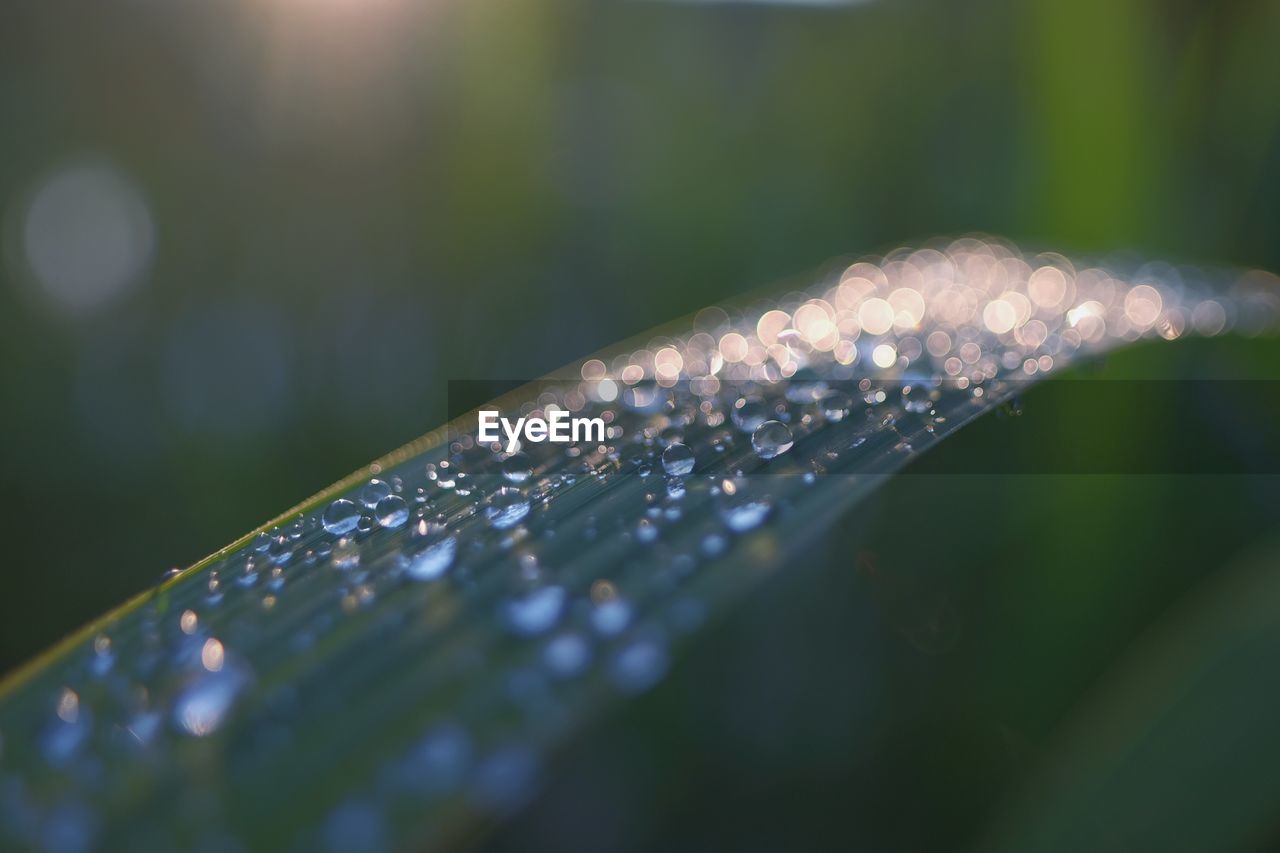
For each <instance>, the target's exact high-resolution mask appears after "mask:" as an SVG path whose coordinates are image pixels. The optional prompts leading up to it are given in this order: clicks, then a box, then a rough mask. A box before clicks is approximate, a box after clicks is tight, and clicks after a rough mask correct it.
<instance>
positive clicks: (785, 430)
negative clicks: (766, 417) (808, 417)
mask: <svg viewBox="0 0 1280 853" xmlns="http://www.w3.org/2000/svg"><path fill="white" fill-rule="evenodd" d="M794 443H795V442H794V440H793V439H792V437H791V428H790V427H788V426H787V425H786V424H784V423H782V422H781V421H765V422H764V423H762V424H761V425H760V426H759V427H757V428H756V431H755V432H754V433H752V434H751V446H752V447H753V448H755V451H756V454H757V455H759V457H760V458H761V459H773V458H774V457H775V456H781V455H782V454H783V453H786V452H787V451H788V450H790V449H791V445H792V444H794Z"/></svg>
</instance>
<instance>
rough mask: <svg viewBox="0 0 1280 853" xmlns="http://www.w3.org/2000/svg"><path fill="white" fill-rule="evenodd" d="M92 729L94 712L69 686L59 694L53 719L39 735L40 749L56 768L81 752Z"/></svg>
mask: <svg viewBox="0 0 1280 853" xmlns="http://www.w3.org/2000/svg"><path fill="white" fill-rule="evenodd" d="M92 731H93V715H92V714H91V713H90V712H89V709H88V708H85V707H83V706H82V705H81V703H80V696H79V694H77V693H76V692H75V691H74V690H72V689H70V688H63V689H62V691H60V692H59V693H58V696H57V698H56V700H55V704H54V709H53V719H52V720H50V721H49V724H48V725H47V726H46V727H45V729H44V731H43V732H42V733H41V735H40V752H41V754H42V755H43V756H44V758H45V760H46V761H48V762H49V763H50V764H52V765H54V766H55V767H61V766H63V765H65V764H68V763H69V762H70V761H71V760H72V759H73V758H75V757H76V755H77V754H78V753H79V752H80V748H81V747H83V746H84V744H85V742H86V741H87V740H88V739H89V735H90V734H91V733H92Z"/></svg>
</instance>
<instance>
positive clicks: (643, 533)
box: [636, 518, 658, 545]
mask: <svg viewBox="0 0 1280 853" xmlns="http://www.w3.org/2000/svg"><path fill="white" fill-rule="evenodd" d="M657 538H658V526H657V525H656V524H654V523H653V522H652V521H650V520H649V519H647V518H642V519H640V520H639V521H637V522H636V541H638V542H642V543H644V544H646V545H647V544H649V543H650V542H654V541H656V540H657Z"/></svg>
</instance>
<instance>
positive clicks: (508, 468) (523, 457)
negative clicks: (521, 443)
mask: <svg viewBox="0 0 1280 853" xmlns="http://www.w3.org/2000/svg"><path fill="white" fill-rule="evenodd" d="M532 475H533V462H532V461H531V460H530V459H529V455H528V454H527V453H523V452H520V451H517V452H516V453H512V454H511V455H510V456H508V457H507V458H506V459H503V460H502V476H504V477H506V478H507V480H508V482H512V483H523V482H524V481H525V480H528V479H529V477H531V476H532Z"/></svg>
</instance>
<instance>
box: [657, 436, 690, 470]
mask: <svg viewBox="0 0 1280 853" xmlns="http://www.w3.org/2000/svg"><path fill="white" fill-rule="evenodd" d="M693 462H694V459H693V451H692V450H690V449H689V448H688V447H687V446H686V445H683V444H673V445H671V446H670V447H668V448H667V449H666V450H664V451H662V468H663V470H664V471H666V472H667V473H668V474H670V475H671V476H673V477H683V476H684V475H685V474H689V473H692V471H693Z"/></svg>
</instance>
